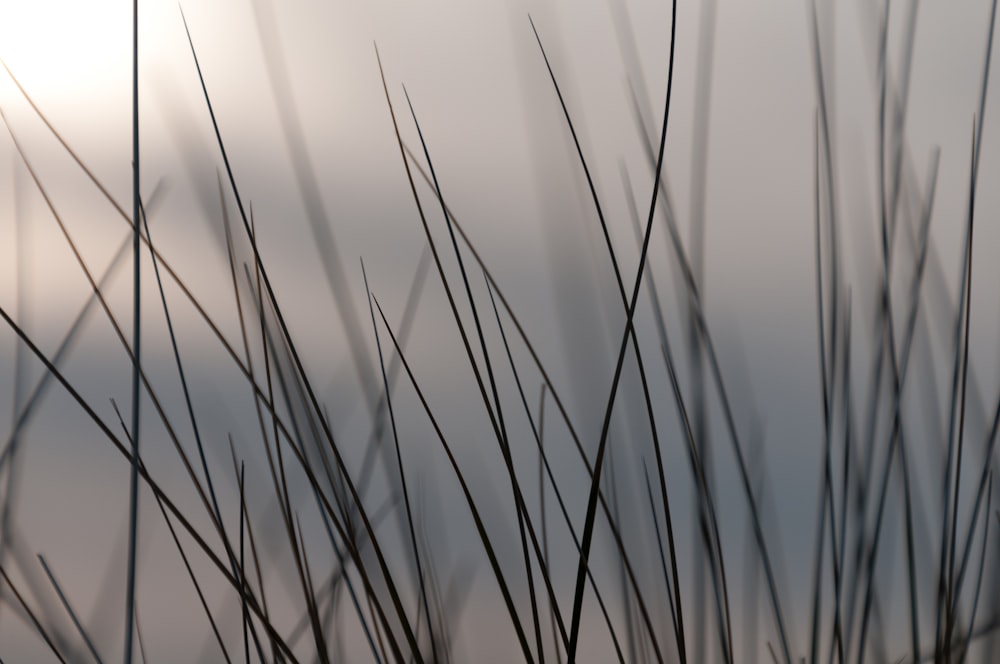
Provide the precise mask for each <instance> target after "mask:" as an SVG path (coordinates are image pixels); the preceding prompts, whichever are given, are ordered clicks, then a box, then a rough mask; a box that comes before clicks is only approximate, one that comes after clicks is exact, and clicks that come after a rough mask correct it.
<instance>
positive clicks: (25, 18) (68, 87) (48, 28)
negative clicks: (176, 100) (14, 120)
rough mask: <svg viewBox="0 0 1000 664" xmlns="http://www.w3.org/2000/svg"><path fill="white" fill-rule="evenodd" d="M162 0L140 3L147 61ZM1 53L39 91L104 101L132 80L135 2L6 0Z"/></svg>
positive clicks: (1, 10) (62, 98)
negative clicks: (133, 9) (133, 10)
mask: <svg viewBox="0 0 1000 664" xmlns="http://www.w3.org/2000/svg"><path fill="white" fill-rule="evenodd" d="M161 4H163V3H159V2H157V3H152V4H145V3H140V35H141V38H142V44H141V47H140V57H141V58H142V59H143V60H145V59H146V58H147V57H148V56H149V55H150V52H151V51H152V50H154V49H156V48H157V47H158V41H159V39H158V36H159V35H158V33H160V30H158V29H157V26H158V23H159V22H160V21H159V19H160V18H161V17H159V16H158V14H159V13H160V12H162V11H163V8H162V7H160V6H158V5H161ZM0 57H2V58H3V59H4V61H5V62H6V63H7V65H8V66H9V67H10V69H11V71H13V72H14V75H15V76H17V77H18V79H19V80H20V81H21V83H22V84H24V85H25V87H28V88H29V89H30V90H31V91H32V93H33V94H36V95H38V96H40V97H45V98H48V99H51V100H53V101H55V100H56V99H58V101H59V102H60V103H70V102H73V103H79V102H82V103H85V104H87V103H90V102H97V103H99V100H100V97H102V96H104V95H106V94H109V93H112V94H117V91H118V89H119V88H122V89H123V90H126V91H127V89H128V86H129V84H130V79H131V66H132V2H130V0H86V1H84V0H0ZM112 91H114V92H112Z"/></svg>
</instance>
